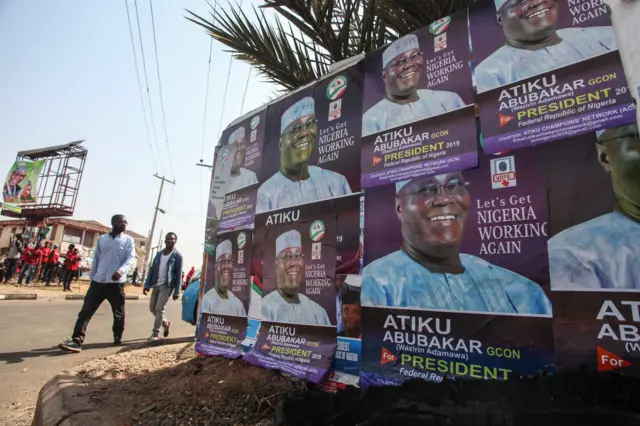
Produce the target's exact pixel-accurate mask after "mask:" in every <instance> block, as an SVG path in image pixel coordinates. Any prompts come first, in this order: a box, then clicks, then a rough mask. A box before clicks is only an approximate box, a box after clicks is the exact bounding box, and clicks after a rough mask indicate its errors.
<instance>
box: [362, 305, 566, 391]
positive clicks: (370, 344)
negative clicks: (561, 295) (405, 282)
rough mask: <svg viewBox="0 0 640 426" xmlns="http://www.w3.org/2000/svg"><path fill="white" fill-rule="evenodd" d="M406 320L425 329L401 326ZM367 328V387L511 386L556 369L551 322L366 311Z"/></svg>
mask: <svg viewBox="0 0 640 426" xmlns="http://www.w3.org/2000/svg"><path fill="white" fill-rule="evenodd" d="M403 317H404V318H408V319H410V320H407V324H426V328H425V329H421V330H412V329H411V327H410V326H409V325H406V326H401V324H402V321H403V320H402V318H403ZM419 318H422V319H423V321H422V322H420V320H419ZM427 319H428V321H426V322H424V321H425V320H427ZM392 324H395V325H396V326H397V327H394V326H393V325H392ZM363 325H364V334H363V336H362V361H361V365H360V385H361V386H362V387H368V386H376V385H377V386H380V385H399V384H401V383H402V382H403V381H404V380H410V379H423V380H426V381H431V382H441V381H442V380H443V378H444V377H457V378H464V379H476V380H477V379H484V380H486V379H493V380H507V379H509V378H514V377H518V376H525V377H527V376H528V377H531V376H536V375H538V374H539V373H540V372H541V371H543V370H545V369H546V368H548V367H551V366H552V365H553V363H554V354H553V325H552V319H551V318H535V317H524V316H519V315H509V316H504V315H478V314H470V313H463V312H455V313H453V312H437V311H417V310H403V309H388V308H370V307H365V308H363ZM385 325H386V327H385ZM445 332H446V333H445ZM417 341H420V344H416V343H415V342H417ZM407 342H409V343H407ZM410 342H414V343H410Z"/></svg>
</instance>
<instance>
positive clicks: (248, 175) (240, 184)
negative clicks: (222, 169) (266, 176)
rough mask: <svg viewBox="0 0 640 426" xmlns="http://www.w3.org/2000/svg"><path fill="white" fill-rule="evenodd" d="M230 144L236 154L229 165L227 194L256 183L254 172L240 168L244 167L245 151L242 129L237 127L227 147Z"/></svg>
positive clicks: (256, 178)
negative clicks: (233, 146)
mask: <svg viewBox="0 0 640 426" xmlns="http://www.w3.org/2000/svg"><path fill="white" fill-rule="evenodd" d="M232 144H234V145H235V146H236V153H235V155H234V156H233V162H232V163H231V171H230V173H229V180H230V183H229V186H228V188H227V194H228V193H229V192H233V191H237V190H239V189H242V188H245V187H247V186H249V185H253V184H254V183H258V177H257V176H256V174H255V172H253V171H251V170H248V169H245V168H244V167H242V166H244V158H245V154H246V151H247V149H246V144H245V130H244V127H238V128H237V129H236V130H235V131H234V132H233V133H231V135H230V136H229V145H232Z"/></svg>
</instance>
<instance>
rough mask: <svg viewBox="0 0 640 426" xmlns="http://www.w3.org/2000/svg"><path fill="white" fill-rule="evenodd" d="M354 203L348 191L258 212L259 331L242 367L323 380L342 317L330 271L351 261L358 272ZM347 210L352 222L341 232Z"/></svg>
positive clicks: (356, 199) (357, 199)
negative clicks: (254, 366)
mask: <svg viewBox="0 0 640 426" xmlns="http://www.w3.org/2000/svg"><path fill="white" fill-rule="evenodd" d="M359 203H360V194H353V195H351V196H348V197H342V198H338V199H331V200H326V201H320V202H316V203H312V204H304V205H300V206H296V207H289V208H286V209H280V210H276V211H271V212H268V213H262V214H257V215H256V219H255V229H256V231H255V236H254V244H253V253H254V269H253V270H252V273H253V274H254V275H255V276H256V278H257V279H258V280H259V281H260V282H261V283H262V296H263V297H262V301H261V305H262V312H261V313H262V315H261V316H262V326H261V330H260V333H259V335H258V340H257V342H256V344H255V345H254V347H253V349H252V350H251V352H249V353H248V354H246V355H245V357H244V359H245V360H246V361H247V362H249V363H251V364H255V365H260V366H263V367H267V368H273V369H279V370H282V371H285V372H287V373H289V374H293V375H295V376H296V377H300V378H307V379H308V380H310V381H312V382H314V383H320V382H322V381H323V380H324V379H325V378H326V377H327V375H328V374H329V371H330V368H331V363H332V361H333V357H334V354H335V351H336V339H337V324H338V319H339V318H341V316H340V315H339V314H338V312H337V305H338V301H337V291H336V282H337V281H336V269H337V267H338V265H340V264H344V263H349V264H353V265H354V266H355V270H356V271H357V265H358V261H359V257H358V253H359V250H358V247H359V229H358V216H359ZM347 211H352V212H353V214H352V216H353V218H352V219H350V220H349V222H353V224H351V225H350V226H349V227H348V228H349V229H348V232H347V233H344V232H343V231H344V230H346V228H347V227H345V224H344V223H342V222H341V220H342V218H343V217H344V213H345V212H347ZM345 251H346V252H348V253H349V255H344V254H343V253H345ZM339 259H341V260H339Z"/></svg>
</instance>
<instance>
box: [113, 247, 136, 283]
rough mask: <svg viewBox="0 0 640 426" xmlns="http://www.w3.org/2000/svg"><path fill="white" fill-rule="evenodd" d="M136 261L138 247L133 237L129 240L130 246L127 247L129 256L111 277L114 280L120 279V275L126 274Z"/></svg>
mask: <svg viewBox="0 0 640 426" xmlns="http://www.w3.org/2000/svg"><path fill="white" fill-rule="evenodd" d="M135 262H136V248H135V243H134V241H133V238H131V239H130V240H129V247H127V258H126V259H125V261H124V263H123V264H122V266H120V268H118V270H117V271H116V272H114V274H113V276H112V277H111V279H112V280H113V281H118V280H119V279H120V277H122V276H123V275H124V274H126V273H127V271H128V270H129V269H131V267H132V266H133V265H134V263H135Z"/></svg>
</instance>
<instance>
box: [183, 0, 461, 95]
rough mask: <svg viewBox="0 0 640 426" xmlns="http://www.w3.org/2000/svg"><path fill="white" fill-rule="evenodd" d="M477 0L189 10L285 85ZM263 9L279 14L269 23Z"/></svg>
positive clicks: (328, 1)
mask: <svg viewBox="0 0 640 426" xmlns="http://www.w3.org/2000/svg"><path fill="white" fill-rule="evenodd" d="M472 2H473V0H264V3H265V4H264V5H262V6H260V7H259V8H254V9H253V13H254V15H255V16H254V19H250V18H249V17H248V16H247V15H246V14H245V13H244V11H242V10H241V8H240V6H239V5H235V6H233V5H229V8H228V11H227V10H223V9H222V8H218V4H217V1H216V3H215V4H214V5H213V6H212V10H211V11H210V15H211V17H210V20H209V19H206V18H203V17H201V16H198V15H197V14H195V13H193V12H191V11H189V10H187V12H188V13H189V14H190V16H187V19H189V20H190V21H192V22H194V23H196V24H198V25H200V26H202V27H204V28H205V30H206V31H207V33H208V34H209V35H210V36H211V37H213V38H214V39H215V40H218V41H219V42H221V43H223V44H224V45H226V46H227V47H229V48H230V50H231V52H232V54H233V55H234V56H235V57H236V58H237V59H239V60H242V61H246V62H249V63H250V64H252V65H253V66H254V67H255V68H256V69H257V70H258V71H259V73H260V74H261V75H262V76H263V77H265V78H266V81H268V82H272V83H276V84H278V85H280V86H282V87H284V88H285V89H286V90H293V89H296V88H298V87H301V86H304V85H305V84H308V83H310V82H312V81H313V80H315V79H317V78H318V77H321V76H322V75H324V74H326V73H327V72H328V71H329V66H330V65H331V64H333V63H335V62H339V61H341V60H344V59H347V58H351V57H353V56H356V55H358V54H360V53H363V52H370V51H373V50H376V49H378V48H380V47H382V46H384V45H385V44H387V43H389V42H390V41H393V40H394V39H396V38H398V37H399V36H402V35H404V34H407V33H410V32H411V31H414V30H417V29H419V28H422V27H424V26H426V25H428V24H429V23H431V22H433V21H435V20H437V19H440V18H441V17H443V16H448V15H450V14H452V13H455V12H456V11H458V10H459V9H462V8H465V7H467V6H469V4H471V3H472ZM263 8H270V9H273V10H274V11H275V12H276V13H277V14H276V16H275V19H274V20H273V23H268V22H267V17H266V16H265V13H264V10H263Z"/></svg>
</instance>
